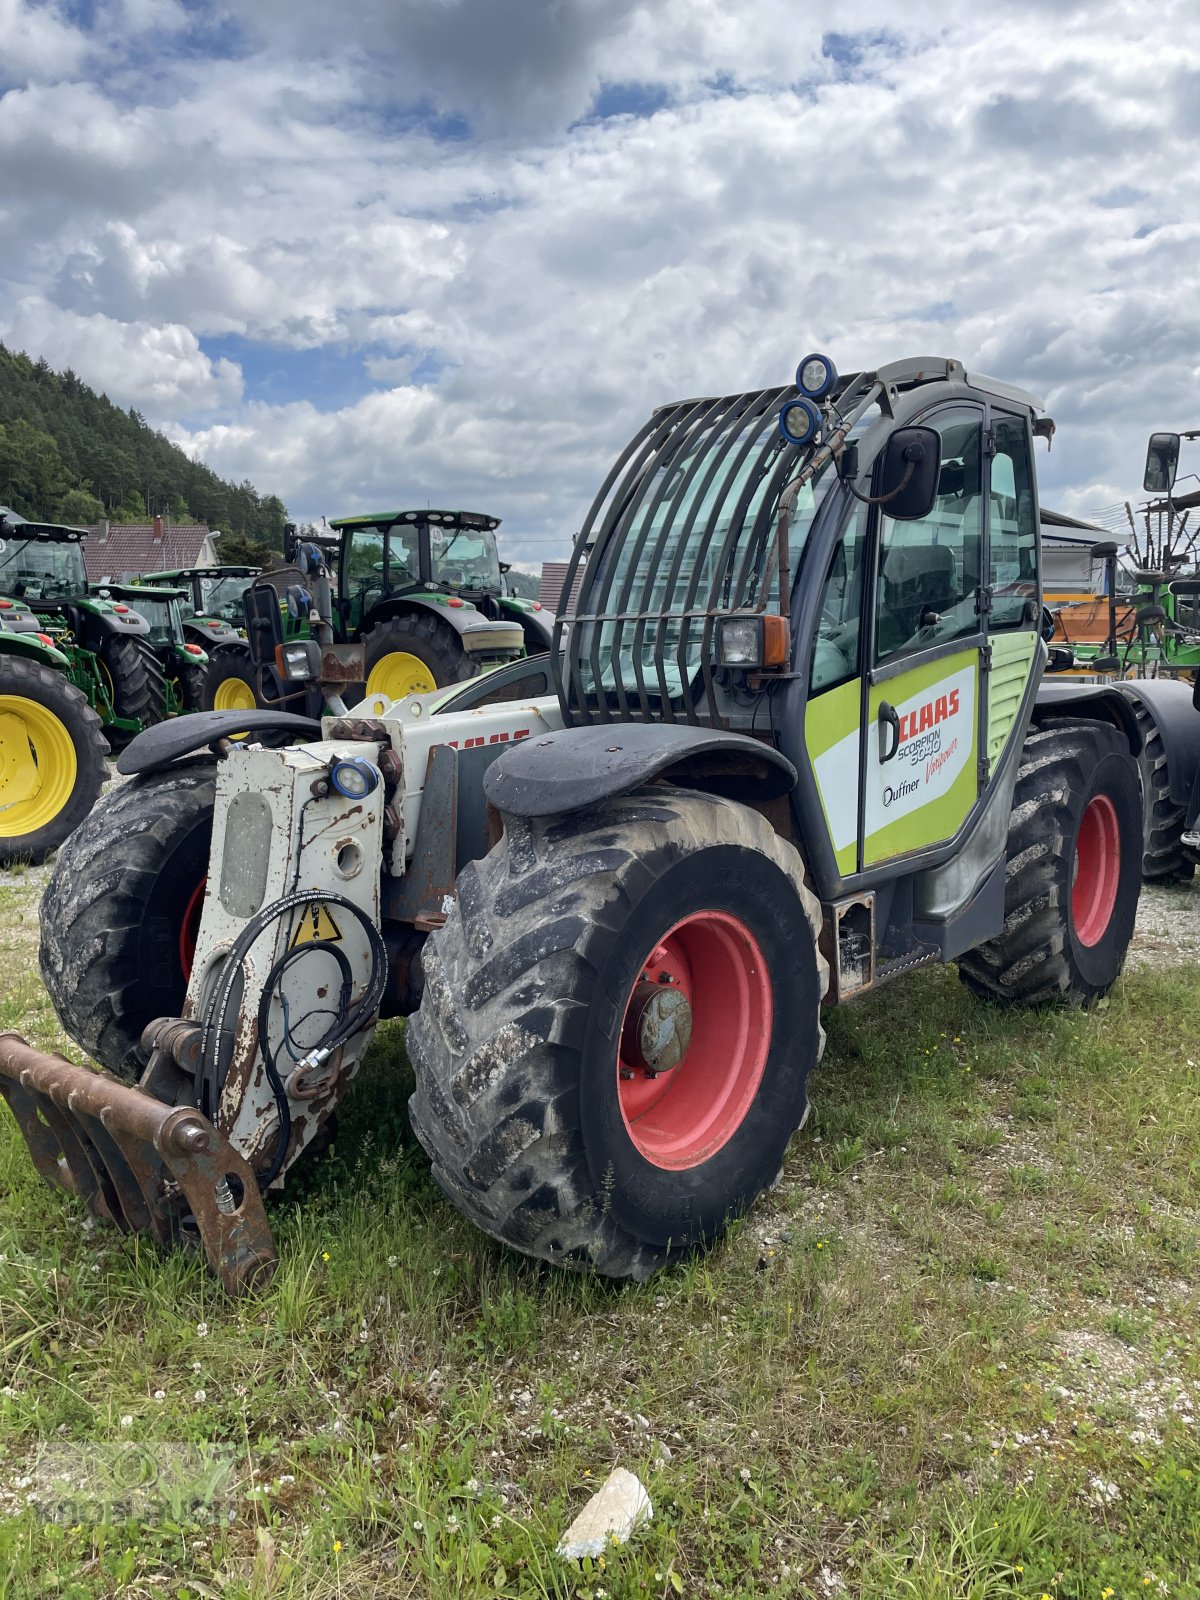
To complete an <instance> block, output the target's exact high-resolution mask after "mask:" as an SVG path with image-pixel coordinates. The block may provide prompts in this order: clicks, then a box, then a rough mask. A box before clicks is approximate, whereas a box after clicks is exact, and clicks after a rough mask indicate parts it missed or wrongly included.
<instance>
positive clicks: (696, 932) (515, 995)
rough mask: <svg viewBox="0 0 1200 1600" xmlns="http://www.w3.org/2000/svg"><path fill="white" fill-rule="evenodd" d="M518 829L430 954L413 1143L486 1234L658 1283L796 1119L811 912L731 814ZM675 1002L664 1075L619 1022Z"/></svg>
mask: <svg viewBox="0 0 1200 1600" xmlns="http://www.w3.org/2000/svg"><path fill="white" fill-rule="evenodd" d="M505 823H506V826H505V833H504V836H503V837H502V839H501V840H500V842H499V843H498V844H497V845H496V847H495V849H493V850H492V851H491V853H490V854H489V855H488V856H487V857H486V858H485V859H484V860H483V861H480V862H472V863H470V864H469V865H468V866H466V867H465V868H464V869H463V871H462V872H461V873H460V875H459V879H458V897H457V900H456V903H455V906H454V909H453V910H452V911H451V913H450V916H449V919H448V921H447V923H446V925H445V927H444V928H442V929H440V930H438V931H437V932H436V933H434V934H433V935H432V937H431V939H430V940H429V941H428V942H427V943H426V946H425V951H424V955H423V961H424V968H425V991H424V996H423V999H422V1003H421V1007H420V1009H419V1011H418V1012H417V1014H416V1016H414V1017H413V1018H412V1019H411V1021H410V1023H409V1027H408V1035H407V1038H408V1043H409V1050H410V1055H411V1059H412V1063H413V1067H414V1069H415V1072H416V1092H415V1094H414V1095H413V1097H412V1099H411V1101H410V1103H409V1109H410V1113H411V1117H412V1123H413V1129H414V1131H415V1132H416V1135H417V1137H418V1139H419V1140H420V1141H421V1143H422V1144H423V1145H424V1147H425V1149H426V1150H427V1151H428V1152H429V1154H430V1155H431V1157H432V1158H433V1175H434V1177H435V1179H436V1180H437V1182H438V1184H439V1185H440V1186H441V1188H442V1189H443V1190H444V1192H445V1193H446V1195H447V1196H448V1197H449V1198H450V1200H451V1201H452V1202H453V1203H454V1204H455V1205H456V1206H457V1207H458V1209H459V1210H460V1211H462V1212H463V1213H464V1214H465V1215H466V1216H467V1217H469V1218H470V1219H471V1220H472V1221H473V1222H475V1223H476V1224H477V1225H478V1226H479V1227H481V1228H482V1229H483V1230H484V1231H485V1232H486V1233H489V1234H491V1235H492V1236H493V1237H494V1238H497V1239H500V1240H503V1241H504V1242H505V1243H507V1244H510V1245H512V1246H513V1247H514V1248H516V1249H518V1250H522V1251H524V1252H525V1253H526V1254H527V1255H532V1256H538V1257H541V1258H542V1259H543V1260H547V1261H554V1262H560V1263H565V1264H567V1265H573V1266H578V1267H583V1266H591V1267H593V1268H595V1269H596V1270H597V1271H599V1272H602V1273H605V1274H607V1275H609V1276H611V1277H617V1278H624V1277H631V1278H639V1279H641V1278H646V1277H648V1276H649V1275H650V1274H651V1273H652V1272H654V1271H655V1270H657V1269H658V1268H659V1267H661V1266H663V1265H664V1264H665V1263H666V1262H668V1261H670V1260H672V1259H673V1258H675V1257H676V1256H678V1255H680V1254H681V1253H683V1252H685V1251H688V1250H691V1249H693V1248H695V1247H696V1246H699V1245H704V1244H708V1243H711V1242H712V1241H713V1240H715V1239H717V1238H718V1237H720V1235H721V1234H722V1233H723V1231H724V1229H725V1227H726V1225H727V1223H728V1222H729V1220H730V1219H731V1218H732V1217H734V1216H736V1215H738V1214H739V1213H741V1212H744V1211H745V1210H747V1209H748V1208H749V1207H750V1206H751V1205H752V1204H753V1203H754V1200H755V1199H756V1198H757V1196H758V1195H759V1193H760V1192H761V1191H762V1190H763V1189H764V1188H765V1187H766V1186H767V1185H768V1184H769V1183H770V1182H771V1181H772V1180H773V1179H774V1178H775V1176H776V1174H777V1173H778V1171H779V1169H780V1166H781V1164H782V1161H783V1156H784V1151H785V1149H786V1147H787V1144H788V1140H789V1139H790V1138H791V1136H792V1134H793V1132H794V1131H795V1130H796V1128H797V1127H799V1126H800V1124H801V1123H802V1121H803V1120H804V1115H805V1112H806V1110H807V1105H808V1100H807V1079H808V1073H809V1071H810V1069H811V1068H812V1067H813V1066H815V1065H816V1062H817V1061H818V1059H819V1057H820V1054H821V1049H822V1046H823V1043H824V1034H823V1032H822V1029H821V1025H820V1002H821V999H822V996H823V994H824V992H825V987H826V982H827V977H828V967H827V965H826V963H825V961H824V958H823V957H822V956H821V955H820V953H819V951H818V948H817V942H816V930H817V929H818V928H819V926H820V907H819V905H818V904H817V901H816V899H815V897H814V896H813V894H812V892H811V891H810V890H809V889H808V887H807V886H806V884H805V882H804V876H803V869H802V866H801V862H800V859H799V857H798V856H797V854H796V853H795V851H794V850H792V849H791V847H790V846H788V845H787V844H785V843H784V842H783V841H782V840H781V839H780V838H779V837H778V836H777V835H776V834H775V832H774V831H773V829H772V828H771V827H770V826H769V824H768V823H767V822H766V821H765V819H764V818H763V817H761V816H760V815H759V814H758V813H756V812H753V811H750V810H749V809H748V808H746V807H744V806H740V805H736V804H734V803H733V802H732V801H727V800H723V799H718V798H716V797H713V796H709V795H701V794H693V793H689V792H686V791H681V790H662V789H654V790H641V791H639V792H638V793H636V794H632V795H628V796H626V797H624V798H622V799H618V800H614V801H611V802H609V803H607V804H605V805H603V806H601V807H597V808H595V809H594V810H591V811H587V812H582V813H576V814H574V815H571V816H569V817H564V818H557V819H548V820H546V821H544V822H541V821H539V822H534V823H533V824H530V823H526V822H523V821H520V820H518V819H514V818H506V819H505ZM667 968H670V969H671V970H670V971H669V972H668V978H669V980H670V981H669V982H667V983H664V982H662V971H663V970H666V969H667ZM647 974H648V976H647ZM672 989H678V990H680V991H682V994H683V997H684V1000H685V1002H686V1004H687V1009H688V1015H689V1018H690V1019H691V1021H692V1022H693V1023H694V1029H693V1030H692V1031H691V1032H690V1036H689V1037H688V1038H687V1039H683V1038H682V1035H679V1036H676V1043H677V1045H680V1046H681V1048H682V1056H681V1059H679V1060H678V1062H677V1064H676V1065H674V1066H673V1067H665V1068H664V1069H663V1070H662V1071H661V1072H659V1073H658V1074H657V1076H655V1075H654V1074H652V1073H651V1071H650V1070H648V1069H647V1068H646V1067H645V1065H644V1061H643V1064H641V1065H637V1064H635V1061H634V1057H633V1056H631V1054H630V1046H629V1044H628V1040H629V1038H630V1022H629V1018H630V1016H631V1015H640V1012H637V1011H636V1008H637V1007H639V1006H641V1005H643V1004H644V1003H645V1002H646V1000H647V998H649V1000H650V1001H651V1002H652V1003H653V1002H654V1001H656V1000H657V999H658V998H659V997H660V995H665V994H667V993H668V991H670V990H672ZM634 1032H635V1033H636V1032H637V1024H636V1022H635V1024H634ZM675 1074H678V1076H677V1077H676V1076H675ZM689 1074H690V1076H689Z"/></svg>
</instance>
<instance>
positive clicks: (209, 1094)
mask: <svg viewBox="0 0 1200 1600" xmlns="http://www.w3.org/2000/svg"><path fill="white" fill-rule="evenodd" d="M313 904H322V905H330V906H337V907H338V908H339V909H341V910H343V911H347V912H349V913H350V915H351V916H352V917H354V918H355V920H356V921H357V922H358V924H359V926H360V927H361V928H362V929H363V932H364V933H365V934H366V937H367V944H368V947H369V949H370V953H371V971H370V975H369V977H368V980H367V987H366V989H365V991H364V992H363V996H362V998H361V999H360V1000H359V1001H358V1003H357V1005H355V1006H353V1007H351V1006H350V994H351V992H352V989H353V974H352V972H351V970H350V962H349V960H348V958H347V957H346V955H345V952H344V951H342V950H340V949H339V948H338V947H337V946H336V945H334V944H332V943H331V942H330V941H329V940H325V939H318V940H313V941H310V942H308V943H305V944H303V945H293V946H292V948H291V949H290V950H286V951H285V952H284V954H283V955H282V956H280V957H279V959H278V960H277V961H276V962H275V963H274V965H273V966H272V967H271V969H270V971H269V972H268V973H267V976H266V979H265V981H264V983H263V988H262V994H261V996H260V999H259V1005H258V1014H257V1020H258V1041H259V1047H260V1048H261V1050H262V1052H263V1064H264V1068H265V1071H266V1075H267V1081H268V1083H269V1084H270V1086H271V1092H272V1094H273V1095H274V1097H275V1104H276V1107H277V1109H278V1112H279V1119H280V1129H279V1138H278V1140H277V1144H276V1150H275V1155H274V1157H273V1158H272V1161H271V1165H270V1168H269V1170H268V1171H267V1172H266V1173H265V1174H262V1175H259V1186H260V1188H266V1186H267V1185H268V1184H269V1183H271V1182H272V1181H273V1180H274V1179H275V1178H276V1177H277V1176H278V1175H279V1171H280V1169H281V1168H282V1166H283V1162H284V1160H285V1158H286V1155H287V1147H288V1142H289V1135H290V1132H291V1110H290V1107H289V1105H288V1100H287V1092H286V1090H285V1088H284V1085H283V1081H282V1079H281V1078H280V1075H279V1070H278V1067H277V1066H276V1063H275V1057H274V1051H273V1050H272V1048H271V1042H270V1037H269V1033H268V1024H269V1020H270V1002H271V999H272V996H273V994H274V992H275V989H276V986H277V985H278V983H279V982H280V980H281V979H282V977H283V975H284V973H285V972H286V970H287V967H288V966H289V965H290V963H291V961H292V959H293V958H296V959H298V958H299V957H300V956H301V955H311V954H313V953H314V952H316V951H318V950H323V951H325V952H327V953H329V954H331V955H332V956H333V958H334V960H335V961H336V962H337V963H338V967H339V970H340V973H341V978H342V986H341V993H340V995H339V997H338V1007H337V1014H336V1016H335V1018H334V1021H333V1024H332V1026H331V1027H330V1029H329V1030H328V1032H327V1033H326V1034H325V1036H324V1037H323V1038H322V1039H321V1040H320V1042H319V1043H318V1044H316V1045H313V1046H312V1047H311V1048H310V1049H309V1050H308V1051H307V1052H306V1053H305V1055H304V1057H303V1064H304V1065H307V1066H314V1067H315V1066H319V1065H320V1064H321V1062H322V1061H324V1060H326V1059H327V1058H328V1057H329V1056H330V1055H332V1054H333V1052H334V1051H335V1050H336V1049H338V1047H339V1046H340V1045H342V1044H344V1043H345V1042H346V1040H347V1039H349V1038H351V1037H353V1035H354V1034H355V1033H357V1032H358V1031H359V1030H360V1029H361V1028H362V1027H363V1026H364V1024H365V1023H366V1022H367V1021H368V1020H369V1019H370V1018H371V1017H372V1016H374V1014H375V1013H376V1012H377V1011H378V1010H379V1005H380V1002H381V1000H382V999H383V991H384V987H385V985H386V982H387V951H386V948H385V946H384V943H383V937H382V935H381V934H380V932H379V929H378V928H377V927H376V926H375V923H374V921H373V920H372V919H371V917H370V916H369V915H368V914H367V912H365V911H364V910H363V909H362V907H361V906H357V905H355V903H354V901H353V900H348V899H347V898H346V896H345V895H340V894H333V893H330V892H329V891H328V890H323V889H301V890H296V891H294V892H292V893H290V894H286V895H284V896H283V897H282V898H281V899H279V900H275V901H273V902H272V903H271V904H270V905H269V906H264V907H263V908H262V910H261V911H258V912H256V913H255V915H254V916H253V917H251V918H250V920H249V922H247V924H246V926H245V927H244V928H243V929H242V931H241V933H239V934H238V936H237V938H236V939H235V940H234V942H233V945H232V947H231V948H230V951H229V955H228V957H227V959H226V962H225V965H224V968H223V969H222V972H221V976H220V978H219V979H218V981H217V984H216V987H215V988H214V989H213V992H212V994H211V996H210V998H209V1000H208V1002H207V1003H206V1005H205V1007H204V1015H203V1017H202V1018H201V1024H200V1057H199V1061H198V1062H197V1066H196V1074H195V1079H194V1082H193V1088H194V1092H195V1100H196V1105H197V1106H198V1108H199V1109H200V1110H201V1111H202V1112H203V1113H204V1115H205V1116H206V1117H208V1118H209V1119H210V1121H211V1120H215V1118H216V1113H217V1110H218V1107H219V1105H220V1100H221V1091H222V1089H223V1088H224V1074H223V1073H222V1071H221V1065H220V1046H221V1040H222V1039H223V1037H224V1035H225V1025H226V1019H227V1016H228V1013H229V1006H230V1002H231V1000H232V996H233V991H234V989H235V987H236V985H237V982H238V978H239V976H240V975H241V974H242V972H243V969H244V965H245V961H246V957H247V956H248V955H249V953H250V950H251V948H252V947H253V945H254V943H255V941H256V940H257V939H258V938H259V937H260V936H261V935H262V934H263V933H264V932H265V931H266V929H267V928H269V927H270V926H271V925H272V923H274V922H277V921H278V920H279V919H280V918H281V917H284V916H286V915H287V914H288V912H290V911H295V910H298V909H299V908H300V907H302V906H308V905H313Z"/></svg>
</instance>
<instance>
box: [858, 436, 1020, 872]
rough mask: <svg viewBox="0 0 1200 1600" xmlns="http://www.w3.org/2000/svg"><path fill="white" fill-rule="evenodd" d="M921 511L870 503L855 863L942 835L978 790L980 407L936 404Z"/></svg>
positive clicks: (982, 604)
mask: <svg viewBox="0 0 1200 1600" xmlns="http://www.w3.org/2000/svg"><path fill="white" fill-rule="evenodd" d="M923 420H924V421H925V422H926V423H927V424H928V425H929V426H930V427H933V428H935V429H936V430H937V432H938V433H939V435H940V436H941V455H942V465H941V474H940V479H939V483H938V495H937V499H936V500H935V502H934V506H933V509H932V511H931V512H930V513H929V515H928V516H927V517H923V518H922V519H921V520H920V521H919V522H896V521H893V520H892V518H890V517H888V516H887V515H886V511H881V514H880V515H879V517H878V528H877V534H876V539H875V560H874V562H873V571H872V591H873V592H872V593H871V594H870V596H869V598H868V606H869V609H870V616H871V631H870V638H869V645H868V656H869V664H868V669H867V673H866V681H865V695H864V705H863V713H864V715H863V735H864V737H863V761H862V767H861V773H862V787H861V793H860V799H859V808H860V809H859V820H860V830H859V836H860V841H861V848H860V861H859V867H860V870H864V871H865V870H867V869H868V868H870V867H873V866H877V865H879V864H880V863H881V862H884V861H888V860H890V859H891V858H892V857H893V856H899V855H907V854H909V853H910V852H912V851H916V850H924V849H929V848H931V847H933V846H935V845H938V844H941V843H943V842H945V841H947V840H949V839H952V838H953V837H954V835H955V834H956V833H957V832H958V830H959V828H961V826H962V824H963V823H964V822H965V821H966V818H967V815H968V813H969V812H970V810H971V808H972V806H974V804H975V801H976V799H977V798H978V796H979V791H980V783H981V767H980V750H981V740H982V733H983V727H982V707H983V703H984V697H983V693H982V690H981V683H980V675H981V666H982V652H983V650H984V648H985V645H986V634H985V628H986V613H987V605H988V597H989V596H990V587H989V586H988V584H987V582H986V575H985V571H984V559H985V546H984V537H985V513H986V501H985V498H984V482H985V461H984V415H983V409H982V407H981V406H978V405H970V404H958V405H953V406H948V407H944V408H942V409H941V410H939V411H937V412H935V413H933V414H932V415H931V416H929V417H927V418H924V419H923Z"/></svg>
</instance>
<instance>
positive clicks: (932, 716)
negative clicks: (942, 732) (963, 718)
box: [900, 689, 958, 744]
mask: <svg viewBox="0 0 1200 1600" xmlns="http://www.w3.org/2000/svg"><path fill="white" fill-rule="evenodd" d="M957 715H958V690H957V689H951V690H950V693H949V694H939V695H938V696H937V697H936V698H935V699H933V700H926V702H925V704H924V705H923V706H918V707H917V709H916V710H915V711H906V712H905V713H904V714H903V715H902V716H901V718H900V743H901V744H907V743H908V741H909V740H910V739H915V738H916V737H917V736H918V734H922V733H928V732H929V730H930V729H931V728H936V727H937V725H938V723H939V722H945V721H946V720H947V718H948V717H956V716H957Z"/></svg>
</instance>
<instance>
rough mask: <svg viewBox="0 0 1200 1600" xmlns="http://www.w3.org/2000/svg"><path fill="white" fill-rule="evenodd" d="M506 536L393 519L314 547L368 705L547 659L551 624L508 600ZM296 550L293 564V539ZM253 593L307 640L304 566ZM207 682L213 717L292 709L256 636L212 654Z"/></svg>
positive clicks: (345, 524) (468, 518)
mask: <svg viewBox="0 0 1200 1600" xmlns="http://www.w3.org/2000/svg"><path fill="white" fill-rule="evenodd" d="M498 526H499V519H498V518H496V517H492V516H487V515H485V514H483V513H481V512H473V511H436V510H424V511H395V512H385V513H378V514H369V515H364V516H356V517H341V518H337V519H336V520H335V521H333V522H332V523H331V524H330V528H331V530H332V537H325V538H321V539H320V540H318V541H317V545H318V546H319V548H320V551H321V555H322V558H323V561H324V562H326V563H327V564H328V566H329V567H330V569H331V575H332V578H333V587H334V589H335V591H336V592H335V596H334V600H333V616H332V627H333V634H334V639H335V641H336V642H337V643H338V644H348V643H354V642H358V641H361V643H362V644H363V646H364V648H365V671H366V679H365V682H366V692H367V694H368V695H369V696H375V697H377V698H379V699H380V700H381V701H385V700H394V699H397V698H400V697H401V696H403V695H406V694H420V693H425V692H428V691H430V690H433V689H438V688H443V687H445V686H447V685H449V684H453V683H458V682H461V681H463V680H464V679H467V678H470V677H471V676H473V675H474V674H475V673H476V672H478V671H480V670H481V669H484V668H490V667H494V666H496V665H499V664H502V663H504V662H506V661H512V660H516V659H518V658H519V657H521V656H523V655H526V654H537V653H539V652H541V651H544V650H546V649H548V648H549V645H550V638H551V630H552V627H553V622H554V618H553V617H552V616H551V614H550V613H549V612H548V611H545V610H543V608H542V607H541V606H540V605H539V604H538V603H537V602H536V601H530V600H523V599H520V598H518V597H517V596H515V595H510V594H508V593H506V592H505V588H504V583H503V572H502V569H501V563H500V557H499V553H498V551H497V547H496V528H497V527H498ZM288 541H289V544H288V551H287V557H288V560H289V562H294V559H295V555H296V551H297V549H298V545H299V541H298V540H297V538H296V534H295V530H294V529H290V530H289V534H288ZM256 583H257V586H258V587H260V588H261V587H262V586H263V585H269V586H271V587H273V588H274V589H275V591H276V593H277V595H278V598H279V604H280V607H281V612H282V616H283V624H284V637H285V638H286V639H299V638H308V637H309V633H310V628H309V608H308V605H307V601H306V599H305V596H306V595H307V590H306V589H305V587H304V578H303V575H302V574H301V573H300V572H299V571H298V570H297V569H296V567H295V566H294V565H289V566H285V567H283V568H279V569H272V570H268V571H266V572H264V573H262V574H260V576H259V578H258V579H257V580H256ZM209 683H210V697H209V704H210V705H211V706H212V707H213V708H214V709H216V710H243V709H248V708H249V707H251V706H253V705H278V704H280V702H281V700H283V699H284V698H292V699H294V693H293V694H292V695H291V696H288V693H287V691H286V689H285V686H284V684H283V683H282V681H281V680H280V677H279V674H278V670H277V668H276V665H275V663H274V662H273V660H270V659H266V658H263V657H261V655H260V654H258V653H257V645H256V640H255V636H254V634H253V633H251V637H250V638H249V640H248V641H247V642H246V644H245V645H240V646H239V645H235V646H225V647H223V648H221V649H220V650H218V651H216V652H214V659H213V665H212V669H211V671H210V674H209ZM318 709H319V708H318Z"/></svg>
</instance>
